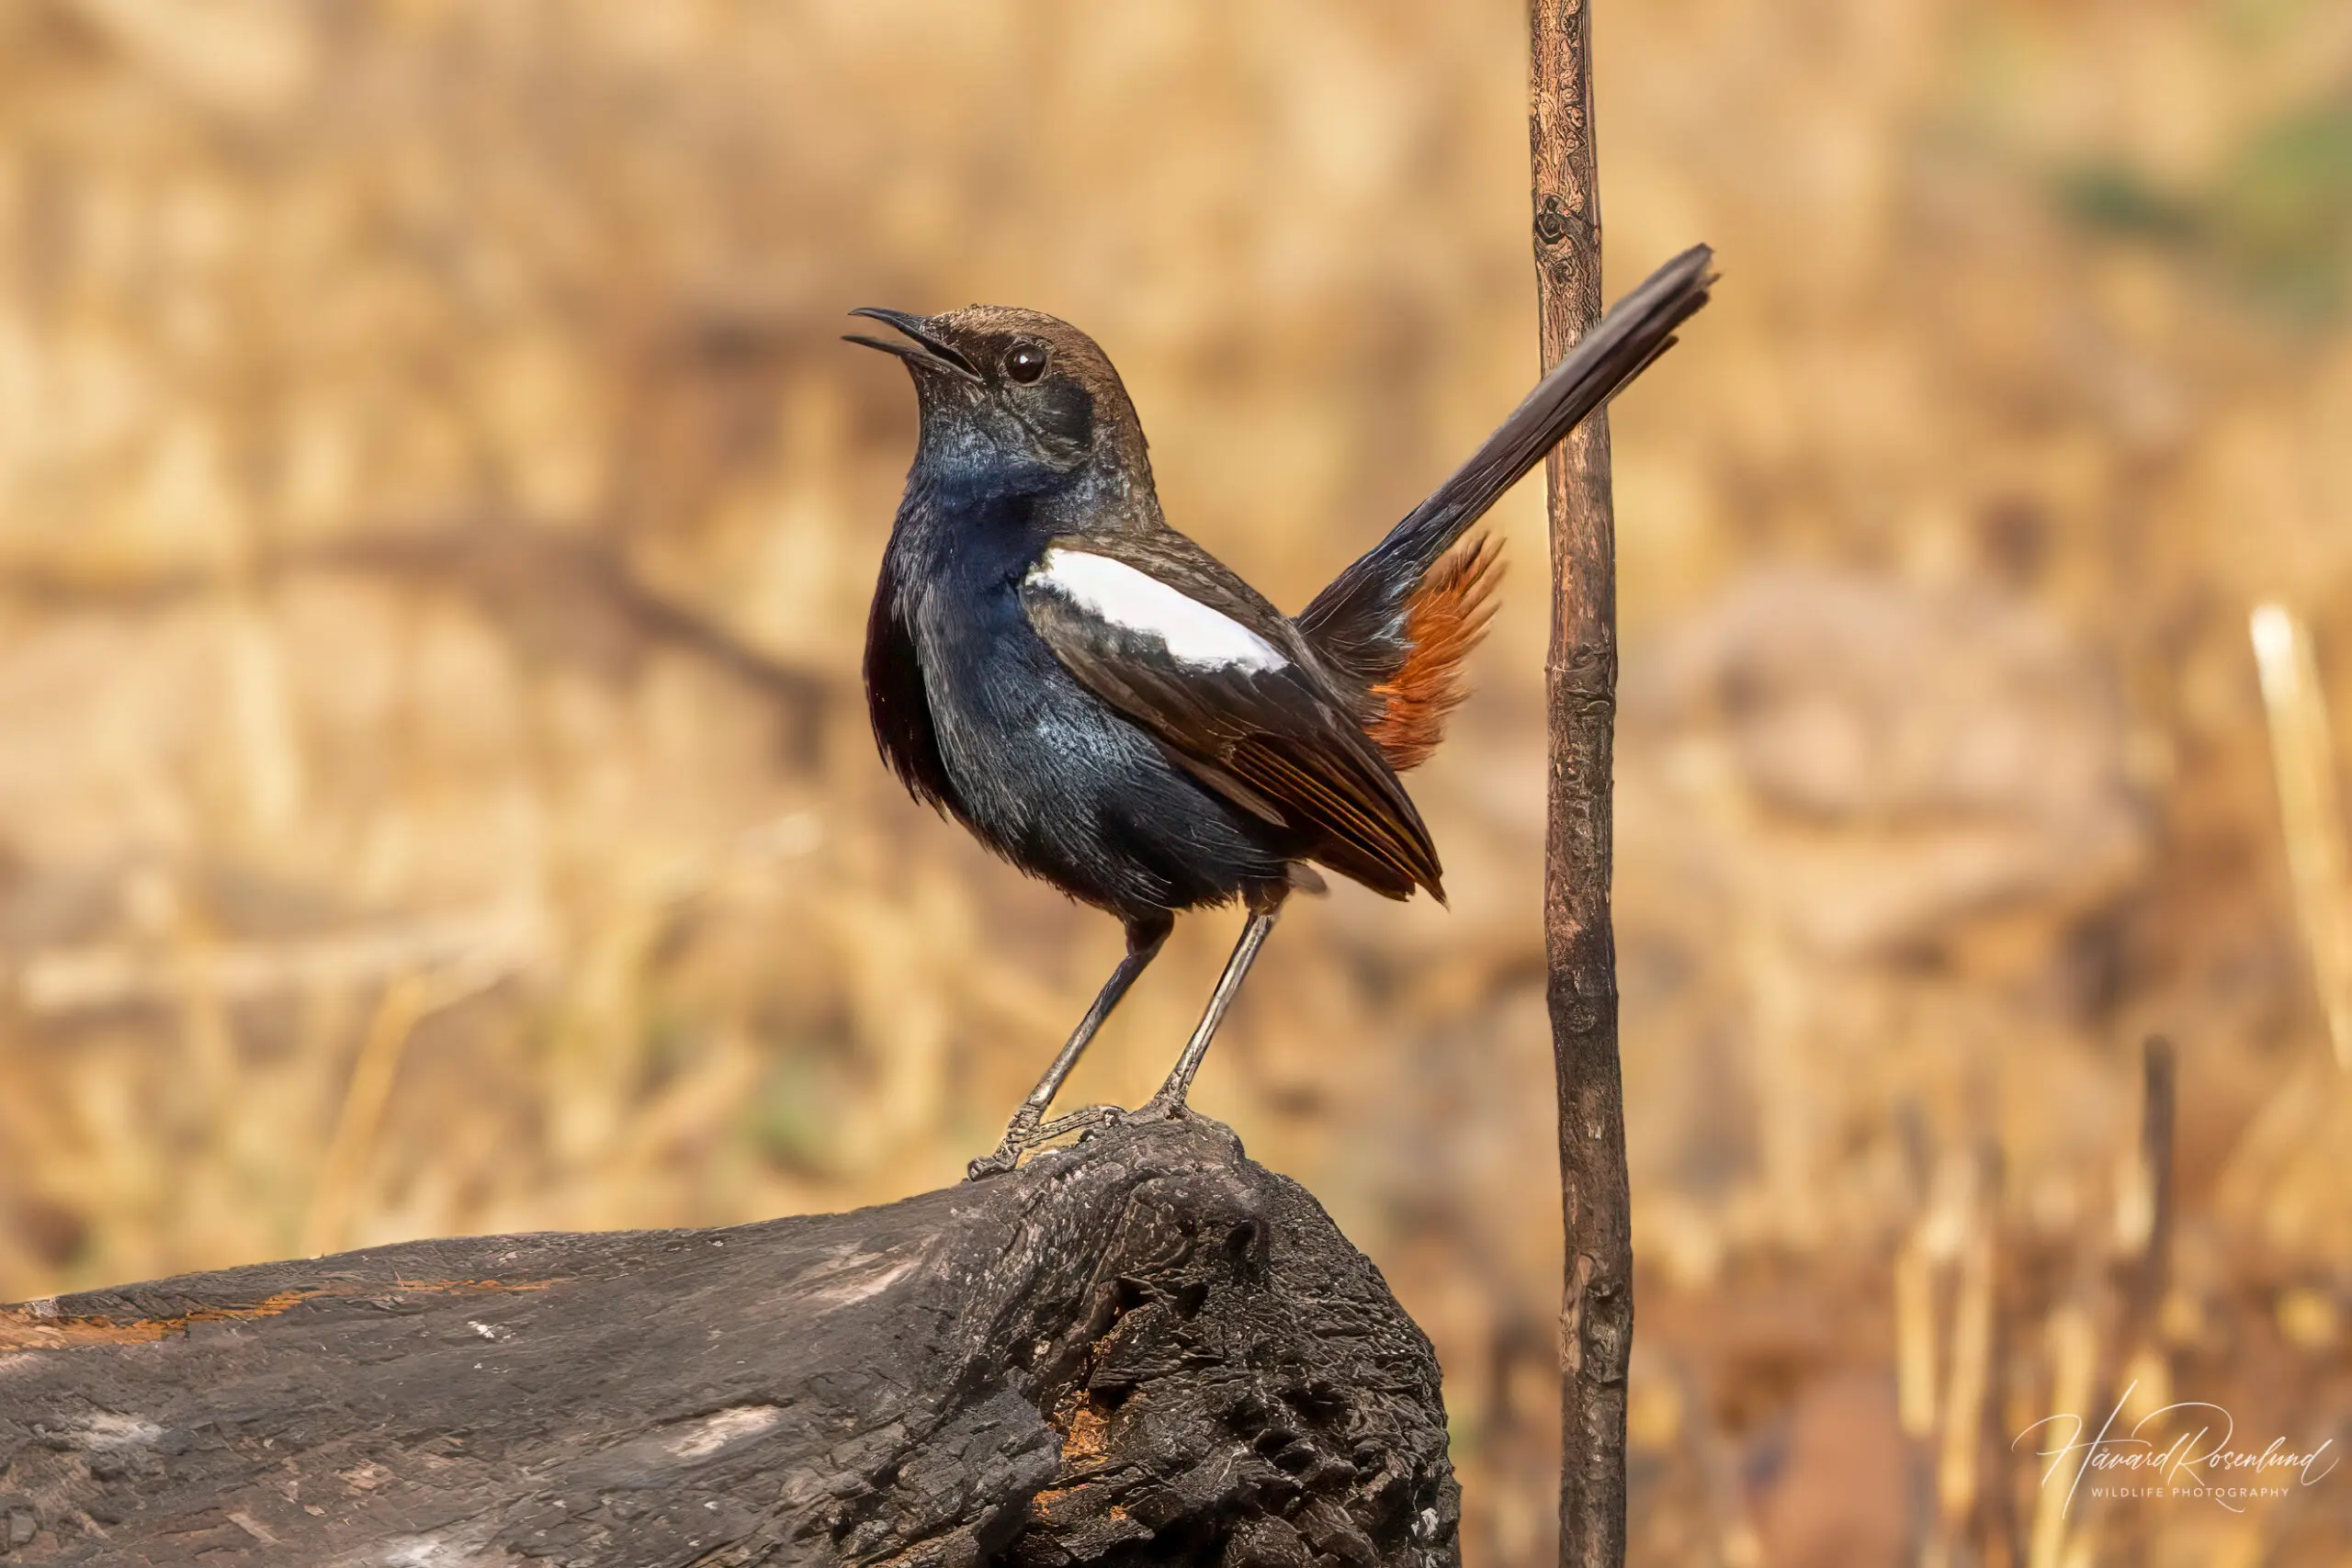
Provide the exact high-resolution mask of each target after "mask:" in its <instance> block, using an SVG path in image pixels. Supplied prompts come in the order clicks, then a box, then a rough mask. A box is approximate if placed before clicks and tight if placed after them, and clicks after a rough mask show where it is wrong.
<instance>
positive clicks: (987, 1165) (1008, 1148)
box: [964, 1105, 1130, 1181]
mask: <svg viewBox="0 0 2352 1568" xmlns="http://www.w3.org/2000/svg"><path fill="white" fill-rule="evenodd" d="M1040 1114H1041V1113H1040V1112H1037V1111H1031V1110H1030V1109H1029V1108H1028V1107H1026V1106H1023V1107H1022V1109H1021V1110H1020V1111H1017V1112H1015V1113H1014V1115H1013V1118H1012V1125H1011V1126H1009V1127H1007V1128H1006V1129H1005V1130H1004V1141H1003V1142H1002V1143H1001V1144H999V1145H997V1146H996V1152H995V1153H994V1154H990V1155H983V1156H980V1157H979V1158H978V1159H976V1160H974V1161H973V1162H972V1163H971V1164H970V1165H968V1166H967V1167H965V1168H964V1176H965V1179H966V1180H968V1181H978V1180H979V1179H982V1178H983V1177H989V1176H1001V1175H1002V1174H1003V1173H1004V1172H1006V1171H1008V1170H1011V1169H1012V1168H1013V1167H1015V1166H1017V1165H1019V1164H1020V1163H1021V1156H1023V1155H1025V1154H1027V1153H1028V1152H1029V1151H1030V1150H1032V1149H1035V1148H1038V1147H1041V1146H1042V1145H1046V1144H1050V1143H1052V1142H1053V1141H1054V1140H1055V1139H1057V1138H1065V1137H1068V1136H1069V1134H1072V1133H1090V1132H1092V1131H1094V1130H1096V1129H1097V1128H1102V1127H1115V1126H1117V1125H1118V1124H1119V1123H1120V1122H1125V1121H1126V1120H1128V1118H1129V1115H1130V1112H1128V1111H1125V1110H1122V1109H1121V1108H1120V1107H1118V1106H1115V1105H1090V1106H1088V1107H1086V1108H1085V1109H1084V1110H1082V1111H1070V1112H1069V1114H1068V1115H1065V1116H1057V1117H1055V1118H1054V1119H1053V1120H1052V1121H1050V1122H1042V1123H1041V1122H1040V1121H1039V1116H1040Z"/></svg>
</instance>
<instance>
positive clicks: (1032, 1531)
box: [0, 1120, 1459, 1568]
mask: <svg viewBox="0 0 2352 1568" xmlns="http://www.w3.org/2000/svg"><path fill="white" fill-rule="evenodd" d="M1458 1502H1459V1499H1458V1494H1457V1492H1456V1489H1455V1486H1454V1482H1453V1473H1452V1471H1451V1469H1450V1467H1449V1465H1448V1462H1447V1457H1446V1437H1445V1416H1444V1409H1443V1405H1442V1401H1441V1399H1440V1396H1439V1389H1438V1371H1437V1365H1436V1362H1435V1359H1433V1357H1432V1356H1431V1354H1430V1346H1429V1342H1428V1340H1427V1339H1426V1338H1425V1337H1423V1336H1422V1335H1421V1333H1420V1331H1419V1329H1417V1328H1416V1327H1415V1326H1414V1325H1413V1324H1412V1322H1411V1320H1410V1319H1408V1317H1407V1316H1406V1315H1405V1314H1404V1312H1403V1310H1402V1309H1401V1308H1399V1307H1398V1306H1397V1303H1396V1300H1395V1299H1394V1298H1393V1297H1392V1296H1391V1295H1390V1294H1389V1292H1388V1289H1387V1286H1386V1285H1385V1282H1384V1281H1383V1280H1381V1277H1380V1274H1379V1271H1378V1270H1377V1269H1374V1267H1373V1266H1372V1264H1371V1263H1369V1262H1368V1261H1366V1260H1365V1258H1363V1256H1362V1255H1361V1254H1359V1253H1358V1252H1357V1251H1356V1250H1355V1249H1354V1248H1353V1247H1351V1246H1350V1245H1349V1244H1348V1243H1347V1241H1346V1240H1345V1239H1344V1238H1343V1237H1342V1236H1341V1235H1340V1233H1339V1231H1338V1230H1337V1229H1336V1228H1335V1227H1334V1226H1333V1225H1332V1224H1331V1222H1330V1220H1329V1217H1328V1216H1327V1215H1325V1213H1323V1211H1322V1209H1321V1208H1320V1207H1319V1206H1318V1205H1317V1203H1316V1201H1315V1200H1314V1199H1313V1198H1312V1197H1310V1196H1309V1195H1308V1194H1307V1193H1306V1190H1303V1189H1302V1188H1300V1187H1299V1186H1297V1185H1296V1184H1295V1183H1294V1182H1292V1181H1289V1180H1287V1179H1284V1178H1283V1177H1279V1176H1275V1175H1272V1174H1271V1173H1270V1172H1268V1171H1266V1170H1264V1169H1263V1168H1261V1167H1259V1166H1257V1165H1254V1164H1252V1163H1250V1161H1249V1160H1247V1159H1246V1158H1244V1157H1243V1156H1242V1153H1241V1149H1240V1146H1239V1145H1238V1143H1236V1142H1235V1140H1234V1139H1233V1137H1232V1134H1230V1133H1228V1132H1227V1131H1226V1129H1224V1128H1223V1127H1221V1126H1218V1125H1217V1124H1216V1123H1215V1122H1204V1121H1200V1120H1191V1121H1186V1122H1152V1123H1146V1124H1142V1125H1138V1126H1134V1127H1127V1128H1121V1129H1116V1130H1114V1131H1112V1132H1109V1133H1106V1134H1103V1135H1101V1136H1099V1137H1095V1138H1092V1139H1090V1140H1088V1141H1087V1142H1086V1143H1084V1144H1082V1145H1079V1146H1078V1147H1076V1148H1072V1149H1068V1150H1062V1151H1057V1152H1054V1153H1050V1154H1047V1155H1045V1156H1040V1157H1038V1158H1037V1159H1035V1161H1033V1162H1032V1163H1031V1164H1030V1165H1028V1166H1027V1167H1025V1168H1023V1169H1021V1170H1019V1171H1017V1172H1014V1173H1012V1174H1011V1175H1008V1176H1003V1177H999V1178H995V1179H989V1180H986V1181H982V1182H978V1183H973V1184H967V1185H965V1186H962V1187H957V1188H954V1189H951V1190H945V1191H939V1192H931V1193H926V1194H924V1195H922V1196H921V1197H917V1198H910V1199H908V1200H907V1201H904V1202H899V1203H893V1204H890V1205H888V1206H887V1207H884V1208H876V1209H862V1210H859V1211H856V1212H855V1213H846V1214H829V1215H820V1216H814V1217H809V1218H801V1219H786V1220H775V1221H770V1222H768V1223H766V1224H754V1225H743V1226H739V1227H736V1228H732V1229H727V1230H693V1231H639V1232H617V1233H611V1234H604V1235H517V1236H491V1237H481V1238H474V1239H469V1240H462V1241H435V1242H417V1243H411V1244H406V1245H402V1246H398V1247H378V1248H375V1249H372V1250H370V1251H366V1252H354V1253H345V1254H341V1255H338V1256H334V1257H329V1258H317V1259H312V1260H310V1261H304V1262H291V1263H273V1264H265V1265H261V1266H259V1267H255V1268H248V1269H227V1270H224V1271H222V1272H220V1273H216V1274H196V1275H188V1276H186V1277H183V1278H180V1279H176V1280H162V1281H159V1282H156V1283H153V1284H147V1285H135V1286H130V1287H126V1288H123V1289H120V1290H114V1291H99V1292H89V1293H86V1294H83V1295H75V1296H66V1297H61V1298H58V1299H56V1300H54V1301H45V1302H36V1303H28V1304H26V1305H21V1306H16V1307H10V1308H5V1309H0V1561H5V1562H6V1563H7V1564H10V1565H11V1568H13V1565H14V1564H17V1563H19V1562H22V1563H89V1564H165V1563H169V1564H174V1565H186V1564H205V1565H208V1568H242V1565H254V1568H261V1565H269V1564H288V1565H292V1564H301V1565H303V1568H325V1565H336V1568H359V1565H362V1564H366V1565H381V1568H457V1565H459V1564H465V1565H469V1568H470V1565H484V1568H487V1565H492V1564H496V1565H502V1568H503V1565H515V1568H519V1565H521V1564H525V1563H530V1564H535V1565H545V1564H579V1565H589V1564H608V1565H611V1568H650V1565H653V1564H680V1565H684V1564H695V1565H701V1568H716V1565H719V1564H729V1565H737V1564H750V1563H803V1562H856V1563H876V1564H878V1563H891V1564H905V1565H909V1568H913V1565H917V1564H938V1565H942V1568H964V1565H971V1564H978V1563H983V1562H1001V1563H1006V1564H1014V1565H1038V1568H1043V1565H1047V1564H1055V1565H1058V1564H1067V1563H1098V1562H1099V1563H1127V1562H1136V1563H1140V1562H1173V1563H1217V1564H1230V1565H1234V1568H1240V1565H1243V1564H1265V1565H1268V1568H1272V1565H1278V1564H1279V1565H1297V1568H1306V1565H1307V1564H1313V1563H1344V1564H1349V1565H1351V1568H1361V1565H1364V1564H1372V1563H1398V1564H1403V1563H1411V1564H1414V1565H1416V1568H1437V1565H1441V1564H1451V1563H1453V1562H1457V1561H1458V1552H1457V1551H1456V1548H1455V1545H1454V1527H1455V1523H1456V1520H1457V1517H1458V1513H1459V1506H1458Z"/></svg>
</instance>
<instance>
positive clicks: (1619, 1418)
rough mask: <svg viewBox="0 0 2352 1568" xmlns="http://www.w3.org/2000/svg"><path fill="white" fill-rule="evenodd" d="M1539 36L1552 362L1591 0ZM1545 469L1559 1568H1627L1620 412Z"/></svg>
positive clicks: (1577, 2) (1585, 216) (1536, 0)
mask: <svg viewBox="0 0 2352 1568" xmlns="http://www.w3.org/2000/svg"><path fill="white" fill-rule="evenodd" d="M1528 26H1529V43H1530V70H1531V76H1530V84H1529V95H1528V140H1529V151H1530V154H1531V161H1532V165H1533V171H1534V180H1533V187H1534V203H1535V212H1534V230H1535V232H1534V242H1535V276H1536V298H1537V305H1538V312H1539V318H1540V321H1541V330H1542V336H1543V350H1544V365H1545V366H1546V367H1549V366H1551V365H1554V364H1555V363H1557V362H1558V360H1559V359H1560V356H1561V355H1565V354H1566V353H1567V351H1568V349H1569V348H1570V347H1571V346H1572V345H1573V344H1575V343H1576V341H1577V339H1578V338H1580V337H1582V336H1583V335H1584V334H1585V333H1588V332H1589V331H1590V330H1591V329H1592V325H1593V323H1594V322H1596V321H1599V320H1600V302H1601V301H1600V190H1599V188H1598V186H1597V183H1596V180H1597V168H1598V165H1597V160H1596V158H1595V154H1594V150H1593V135H1592V12H1591V6H1590V3H1589V0H1533V3H1532V5H1531V6H1530V7H1529V11H1528ZM1544 478H1545V479H1546V481H1547V483H1548V489H1549V494H1550V501H1551V521H1552V644H1551V649H1550V653H1549V656H1548V659H1547V660H1546V663H1545V668H1544V688H1545V700H1546V705H1547V709H1548V719H1549V725H1550V739H1551V748H1550V750H1551V806H1550V818H1549V828H1548V830H1547V833H1546V837H1545V842H1544V945H1545V954H1546V961H1547V965H1548V973H1549V983H1548V987H1547V995H1548V998H1549V1002H1550V1007H1551V1014H1552V1057H1553V1064H1554V1067H1555V1072H1556V1075H1557V1077H1558V1094H1559V1127H1560V1204H1561V1213H1562V1217H1563V1221H1564V1223H1565V1224H1566V1242H1567V1248H1566V1266H1567V1267H1566V1280H1565V1281H1564V1284H1563V1289H1562V1301H1561V1305H1560V1371H1561V1382H1560V1435H1561V1450H1560V1562H1561V1563H1562V1565H1563V1568H1618V1565H1619V1564H1622V1563H1623V1562H1624V1561H1625V1372H1626V1367H1627V1364H1628V1362H1629V1361H1630V1360H1631V1359H1632V1356H1633V1348H1634V1241H1633V1198H1632V1192H1631V1190H1630V1186H1629V1183H1628V1180H1627V1178H1626V1172H1625V1107H1624V1090H1623V1082H1622V1078H1621V1075H1620V1069H1619V1065H1618V1060H1617V943H1616V937H1615V934H1614V932H1613V931H1612V930H1611V924H1610V911H1609V876H1610V828H1611V817H1610V809H1611V803H1610V768H1611V755H1612V750H1613V747H1614V731H1615V726H1616V717H1617V559H1616V516H1615V512H1614V509H1613V507H1612V505H1611V497H1610V486H1609V422H1608V419H1607V416H1606V415H1605V414H1595V415H1593V417H1592V418H1590V419H1588V420H1586V421H1585V422H1584V423H1582V424H1581V425H1579V426H1577V430H1576V432H1575V433H1574V434H1571V435H1570V436H1569V437H1568V438H1567V440H1566V441H1565V442H1562V443H1561V444H1560V446H1559V447H1558V448H1557V449H1556V450H1555V451H1554V452H1553V454H1552V457H1551V460H1550V461H1549V462H1548V463H1546V464H1545V465H1544Z"/></svg>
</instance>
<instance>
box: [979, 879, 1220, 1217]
mask: <svg viewBox="0 0 2352 1568" xmlns="http://www.w3.org/2000/svg"><path fill="white" fill-rule="evenodd" d="M1175 925H1176V918H1175V917H1174V916H1173V915H1168V914H1162V915H1158V916H1155V917H1153V918H1151V919H1144V920H1131V921H1129V922H1128V923H1127V954H1126V956H1125V957H1124V958H1122V959H1120V960H1119V966H1118V967H1117V968H1115V969H1114V970H1112V971H1111V977H1110V978H1109V979H1107V980H1105V981H1103V988H1102V990H1100V991H1098V992H1096V993H1095V996H1094V1005H1093V1006H1091V1007H1090V1008H1088V1009H1087V1010H1086V1016H1085V1017H1083V1018H1081V1019H1080V1020H1079V1021H1078V1027H1077V1028H1076V1029H1074V1030H1072V1031H1070V1036H1069V1042H1068V1043H1065V1044H1064V1045H1063V1046H1062V1049H1061V1054H1060V1055H1057V1056H1056V1057H1055V1058H1054V1065H1053V1066H1050V1067H1047V1068H1046V1076H1045V1077H1042V1078H1039V1079H1038V1080H1037V1087H1036V1088H1035V1089H1031V1090H1030V1091H1029V1098H1028V1099H1026V1100H1023V1101H1022V1102H1021V1109H1020V1110H1018V1111H1014V1112H1013V1113H1012V1122H1011V1124H1009V1125H1008V1126H1007V1127H1006V1128H1005V1130H1004V1141H1003V1142H1001V1143H1000V1144H998V1145H997V1146H996V1153H994V1154H992V1155H989V1156H986V1157H985V1158H981V1159H976V1160H974V1161H973V1162H972V1163H971V1166H970V1168H969V1169H968V1171H967V1175H968V1176H969V1178H970V1179H973V1180H976V1181H977V1180H978V1179H980V1178H981V1177H983V1176H994V1175H995V1174H996V1173H997V1172H999V1171H1001V1170H1011V1169H1012V1168H1013V1167H1014V1166H1015V1165H1018V1164H1019V1163H1020V1162H1021V1156H1022V1154H1023V1151H1025V1150H1027V1149H1028V1148H1029V1147H1031V1146H1032V1145H1035V1144H1040V1143H1043V1142H1044V1141H1045V1140H1046V1138H1049V1137H1059V1136H1060V1135H1061V1134H1063V1133H1066V1132H1069V1131H1071V1130H1072V1129H1071V1128H1070V1127H1069V1126H1066V1125H1064V1123H1065V1122H1071V1121H1072V1118H1071V1117H1064V1118H1061V1119H1060V1120H1059V1121H1057V1122H1053V1123H1051V1125H1050V1127H1049V1128H1041V1127H1039V1125H1038V1123H1039V1122H1043V1121H1044V1120H1045V1116H1046V1107H1047V1106H1049V1105H1051V1104H1053V1102H1054V1096H1055V1095H1057V1094H1058V1093H1059V1092H1061V1087H1062V1080H1063V1079H1064V1078H1067V1077H1069V1075H1070V1069H1071V1068H1073V1067H1075V1066H1078V1059H1079V1057H1080V1056H1081V1055H1085V1054H1086V1045H1087V1042H1089V1041H1091V1040H1092V1039H1093V1038H1094V1034H1095V1032H1096V1031H1097V1030H1099V1029H1101V1028H1102V1027H1103V1020H1104V1019H1106V1018H1108V1017H1110V1016H1111V1010H1112V1009H1113V1008H1115V1007H1117V1006H1118V1005H1119V998H1121V997H1124V996H1125V995H1126V994H1127V987H1130V986H1132V985H1134V984H1135V983H1136V976H1138V975H1140V974H1142V973H1143V972H1144V969H1145V967H1146V966H1147V965H1148V964H1150V963H1151V961H1152V960H1153V959H1155V958H1157V957H1159V950H1160V948H1161V947H1162V946H1163V945H1164V944H1165V943H1166V942H1167V941H1168V933H1169V932H1170V931H1172V930H1174V929H1175ZM1085 1114H1086V1112H1083V1111H1080V1112H1076V1113H1075V1115H1078V1116H1083V1115H1085ZM1097 1120H1100V1121H1107V1120H1109V1118H1108V1117H1107V1116H1104V1117H1100V1118H1098V1119H1097Z"/></svg>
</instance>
